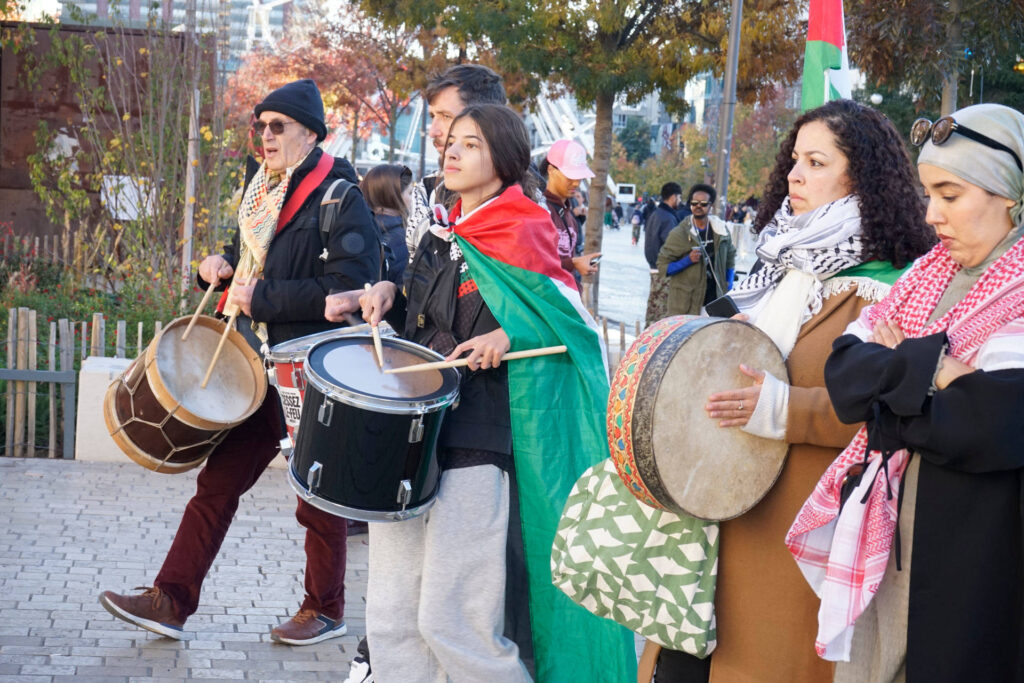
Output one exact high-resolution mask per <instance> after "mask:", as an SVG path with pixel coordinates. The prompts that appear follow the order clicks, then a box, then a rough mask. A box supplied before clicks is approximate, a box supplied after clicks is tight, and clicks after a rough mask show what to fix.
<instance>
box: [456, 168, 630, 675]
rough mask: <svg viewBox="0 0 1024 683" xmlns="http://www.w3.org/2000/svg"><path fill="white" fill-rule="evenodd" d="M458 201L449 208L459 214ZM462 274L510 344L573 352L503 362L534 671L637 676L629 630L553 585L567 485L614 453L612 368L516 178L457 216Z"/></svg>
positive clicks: (553, 240)
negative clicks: (609, 416)
mask: <svg viewBox="0 0 1024 683" xmlns="http://www.w3.org/2000/svg"><path fill="white" fill-rule="evenodd" d="M460 212H461V202H459V203H457V204H456V205H455V207H453V209H452V214H451V218H452V222H453V223H454V221H456V220H458V216H459V214H460ZM453 231H454V233H455V241H456V243H457V244H458V246H459V248H460V249H461V250H462V253H463V254H464V256H465V259H466V264H467V265H468V267H469V274H470V275H471V276H472V278H473V280H474V281H476V284H477V286H478V287H479V288H480V294H481V296H482V297H483V299H484V301H485V302H486V303H487V306H488V308H490V310H491V313H493V314H494V317H495V318H496V319H497V321H498V322H499V323H500V324H501V326H502V328H503V329H504V330H505V333H506V334H508V337H509V339H510V340H511V342H512V350H513V351H517V350H525V349H531V348H538V347H542V346H556V345H559V344H564V345H565V346H567V347H568V349H569V350H568V352H567V353H564V354H557V355H553V356H542V357H538V358H530V359H525V360H520V361H512V362H510V363H508V384H509V406H510V408H511V417H512V443H513V449H514V451H515V467H516V478H517V480H518V483H519V501H520V514H521V517H522V528H523V544H524V546H525V554H526V568H527V574H528V579H529V586H530V623H531V628H532V631H533V645H534V657H535V661H536V668H537V680H538V681H539V682H540V683H563V682H564V683H570V682H571V683H576V682H577V681H587V682H588V683H598V682H603V681H607V682H608V683H621V682H622V681H631V680H636V651H635V648H634V637H633V634H632V633H631V632H630V631H628V630H626V629H625V628H623V627H622V626H619V625H618V624H616V623H614V622H612V621H608V620H606V619H601V618H599V617H596V616H594V615H593V614H591V613H589V612H587V611H586V610H585V609H583V608H582V607H580V606H578V605H576V604H575V603H573V602H572V601H571V600H570V599H569V598H568V597H567V596H566V595H565V594H564V593H562V591H560V590H558V589H557V588H556V587H555V586H554V585H552V583H551V546H552V544H553V543H554V540H555V530H556V528H557V527H558V520H559V518H560V516H561V514H562V507H563V506H564V504H565V501H566V499H567V498H568V497H569V491H570V490H571V489H572V487H573V484H575V483H576V480H577V479H578V478H579V476H580V475H581V474H583V472H584V470H586V469H587V468H588V467H590V466H592V465H594V464H596V463H598V462H600V461H602V460H604V459H605V458H607V457H608V456H609V453H608V440H607V439H606V438H605V414H606V411H607V403H608V373H607V370H606V369H605V364H604V355H603V353H602V351H601V344H600V340H599V337H598V334H597V327H596V325H595V324H594V321H593V319H592V318H591V317H590V315H589V314H588V313H587V312H586V310H585V309H584V308H583V304H582V301H581V300H580V297H579V293H578V292H577V291H576V285H575V283H574V282H573V279H572V276H571V275H570V274H569V273H567V272H566V271H565V270H563V269H562V267H561V266H560V264H559V260H558V250H557V234H556V232H555V227H554V225H553V224H552V223H551V218H550V216H549V215H548V212H547V211H546V210H545V209H543V208H541V207H540V206H538V205H537V204H535V203H534V202H532V201H530V200H529V199H528V198H527V197H526V196H524V195H523V191H522V189H521V188H520V187H519V186H518V185H514V186H512V187H510V188H508V189H507V190H505V191H504V192H503V193H502V194H501V195H500V196H499V197H497V198H496V199H494V200H492V201H490V202H489V203H487V204H485V205H484V206H482V207H480V208H478V209H477V210H475V211H473V212H471V213H470V214H468V215H467V216H466V217H465V218H464V219H463V220H462V221H461V222H459V223H457V224H455V225H454V226H453Z"/></svg>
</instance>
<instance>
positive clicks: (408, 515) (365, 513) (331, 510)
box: [288, 463, 440, 522]
mask: <svg viewBox="0 0 1024 683" xmlns="http://www.w3.org/2000/svg"><path fill="white" fill-rule="evenodd" d="M288 483H289V484H290V485H291V487H292V490H293V491H295V493H296V494H297V495H298V496H299V497H301V498H302V500H304V501H306V502H307V503H309V504H310V505H312V506H313V507H315V508H318V509H320V510H323V511H324V512H326V513H327V514H330V515H335V516H337V517H344V518H346V519H354V520H356V521H359V522H404V521H405V520H407V519H412V518H413V517H419V516H420V515H422V514H424V513H426V511H427V510H429V509H430V508H431V507H432V506H433V505H434V503H435V502H436V501H437V489H440V484H438V487H437V489H435V490H434V494H433V495H432V496H431V497H430V499H429V500H426V501H424V502H422V503H420V504H419V505H414V506H412V507H407V508H405V509H404V510H390V511H388V510H367V509H365V508H356V507H350V506H348V505H342V504H341V503H335V502H333V501H330V500H327V499H325V498H321V497H319V496H317V495H316V494H314V493H310V492H309V489H307V488H306V486H305V484H303V482H302V480H300V479H299V477H298V475H297V474H295V469H294V467H293V466H292V464H291V463H289V464H288Z"/></svg>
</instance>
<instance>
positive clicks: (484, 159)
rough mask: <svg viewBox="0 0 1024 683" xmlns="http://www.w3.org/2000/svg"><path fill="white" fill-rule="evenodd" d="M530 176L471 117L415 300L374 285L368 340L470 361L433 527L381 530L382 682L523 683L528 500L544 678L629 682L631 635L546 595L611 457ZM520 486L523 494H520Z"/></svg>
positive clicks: (576, 316) (597, 389) (415, 283)
mask: <svg viewBox="0 0 1024 683" xmlns="http://www.w3.org/2000/svg"><path fill="white" fill-rule="evenodd" d="M499 142H500V144H498V143H499ZM529 163H530V145H529V138H528V135H527V132H526V128H525V126H524V125H523V123H522V121H520V119H519V117H518V116H517V115H516V114H515V112H513V111H512V110H510V109H508V108H507V107H504V106H498V105H476V106H471V107H469V108H467V109H466V110H465V111H464V112H463V113H462V114H460V115H459V116H458V117H457V118H456V119H455V120H454V122H453V123H452V126H451V131H450V134H449V137H448V144H447V147H446V151H445V155H444V182H445V186H446V187H447V188H449V189H450V190H453V191H455V192H458V193H459V195H460V197H461V199H460V200H459V202H457V203H456V204H455V206H454V207H453V208H452V211H451V214H450V215H449V216H447V218H446V219H445V216H443V215H441V216H440V217H441V218H442V220H441V221H439V222H440V223H441V225H440V226H437V227H435V228H432V229H431V232H428V233H427V234H426V235H425V236H424V237H423V239H422V241H421V242H420V244H419V245H418V247H417V249H416V256H415V258H414V259H413V261H412V263H411V264H410V265H409V269H408V270H407V272H406V278H405V289H404V292H402V291H399V289H398V288H397V287H396V286H395V285H394V284H392V283H390V282H380V283H377V284H376V285H375V286H374V287H373V288H372V289H371V290H370V291H369V292H367V293H365V294H364V295H363V296H362V297H361V298H360V304H361V307H362V312H363V317H364V318H365V319H366V320H367V321H369V322H370V323H371V324H376V323H378V322H379V321H380V320H381V319H382V318H383V317H384V316H385V315H386V316H387V318H388V321H389V322H390V323H391V324H392V326H393V327H394V328H395V329H396V330H403V335H404V336H405V337H407V338H409V339H411V340H412V341H415V342H417V343H420V344H423V345H425V346H428V347H430V348H432V349H434V350H435V351H438V352H439V353H442V354H444V355H446V356H448V357H449V358H457V357H460V356H463V355H466V356H467V358H468V361H469V364H468V367H467V368H466V369H465V370H464V371H463V376H462V381H461V384H460V397H459V402H458V407H457V408H454V409H452V410H451V411H450V412H449V413H448V414H447V415H446V416H445V421H444V424H443V426H442V431H441V434H440V437H439V440H438V452H439V463H440V467H441V469H442V476H441V483H440V487H439V491H438V495H437V499H436V502H435V503H434V505H433V507H432V508H431V509H430V511H429V512H428V513H427V514H426V515H424V516H422V517H418V518H415V519H411V520H407V521H403V522H397V523H390V524H375V525H371V529H370V535H371V540H370V574H369V585H368V590H367V601H366V617H367V634H368V638H369V641H370V650H371V651H372V652H373V673H374V677H375V680H382V681H402V682H403V683H405V682H415V681H439V680H448V679H451V680H454V681H495V682H497V681H502V682H506V681H524V680H529V678H530V676H529V674H528V672H527V669H526V667H525V666H524V664H523V662H522V661H521V654H522V653H521V652H520V650H519V648H518V647H517V646H516V644H515V643H513V642H512V641H511V640H509V639H508V638H506V637H505V636H504V634H503V627H504V614H503V612H504V606H505V600H506V595H505V592H506V546H507V542H508V523H509V509H510V503H511V502H512V500H511V499H512V497H513V496H517V495H518V500H519V501H520V502H521V505H520V510H521V511H522V527H521V528H522V530H523V545H524V547H525V553H526V566H527V571H528V574H529V590H528V593H529V596H526V595H521V596H518V599H519V600H521V601H525V600H527V597H528V599H529V601H530V622H531V625H532V633H533V638H532V643H531V644H532V645H533V650H534V658H535V662H536V675H537V678H538V679H539V680H550V681H562V680H601V679H604V680H628V679H629V678H630V677H635V661H636V660H635V655H634V654H633V653H632V639H631V637H630V636H629V634H628V633H627V632H625V631H624V630H623V629H621V628H619V627H617V626H616V625H614V624H612V623H611V622H607V621H604V620H600V619H598V618H596V617H593V616H592V615H590V614H589V613H587V612H586V611H585V610H583V609H582V608H579V607H577V606H576V605H574V604H572V603H571V602H570V601H569V600H568V598H566V597H565V596H564V595H562V594H561V593H559V592H558V591H556V590H555V589H554V587H553V586H552V585H551V580H550V569H549V563H550V559H549V558H550V550H551V544H552V541H553V539H554V531H555V527H556V526H557V522H558V518H559V515H560V512H561V504H562V502H563V501H564V500H565V498H566V497H567V495H568V491H569V489H570V488H571V486H572V482H573V481H575V478H576V477H577V476H578V475H579V473H580V472H582V471H583V470H584V469H586V468H587V467H589V466H590V465H592V464H594V463H595V462H597V461H598V460H600V459H601V458H602V457H604V456H605V455H606V454H607V453H606V450H607V447H606V446H604V447H603V448H602V447H601V446H602V445H603V442H604V403H605V401H606V398H607V391H608V388H607V379H606V375H605V374H604V372H605V371H604V368H603V363H602V359H601V355H600V345H599V342H598V337H597V334H596V330H595V329H594V327H593V326H592V325H591V324H588V323H592V321H591V320H590V318H589V316H587V315H586V313H585V312H584V311H583V309H582V305H581V303H580V299H579V295H578V293H577V292H576V290H575V286H574V283H573V280H572V276H571V275H569V274H568V273H567V272H566V271H564V270H562V268H561V266H560V263H559V259H558V252H557V236H556V233H555V228H554V226H553V224H552V223H551V219H550V217H549V215H548V213H547V212H546V211H545V210H544V209H543V208H541V207H540V206H538V205H537V204H535V203H534V202H533V201H532V200H531V199H529V198H528V196H532V188H529V191H528V192H527V193H526V194H525V195H524V192H523V184H524V183H526V182H528V181H527V180H525V179H526V178H528V177H529V176H528V167H529ZM435 211H438V212H439V214H443V211H442V209H441V207H435ZM328 314H331V310H330V308H329V310H328ZM557 344H565V345H566V346H567V347H568V352H567V353H565V354H559V355H557V356H548V357H544V358H541V359H528V360H519V361H513V362H512V363H509V364H502V363H501V358H502V356H503V355H504V354H505V352H507V351H509V350H510V349H514V350H520V349H530V348H537V347H543V346H551V345H557ZM566 444H568V445H566ZM595 444H596V447H595ZM512 471H514V472H515V477H516V479H517V482H518V491H510V478H509V473H510V472H512ZM556 634H557V638H558V642H557V645H556V643H555V640H554V639H555V637H556ZM595 653H600V656H595ZM609 675H610V678H609V677H608V676H609Z"/></svg>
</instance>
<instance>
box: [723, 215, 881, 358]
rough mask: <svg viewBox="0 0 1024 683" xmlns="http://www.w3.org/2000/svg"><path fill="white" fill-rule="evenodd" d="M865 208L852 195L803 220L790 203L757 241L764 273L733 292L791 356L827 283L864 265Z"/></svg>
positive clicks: (754, 276)
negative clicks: (847, 270) (862, 223)
mask: <svg viewBox="0 0 1024 683" xmlns="http://www.w3.org/2000/svg"><path fill="white" fill-rule="evenodd" d="M861 235H862V232H861V225H860V202H859V200H858V199H857V197H856V196H854V195H847V196H845V197H842V198H841V199H837V200H835V201H834V202H829V203H828V204H824V205H822V206H819V207H818V208H817V209H815V210H813V211H810V212H808V213H805V214H800V215H799V216H794V215H793V210H792V208H791V207H790V204H789V197H787V198H786V199H785V200H784V201H783V203H782V206H781V207H780V208H779V210H778V211H777V212H776V213H775V216H774V217H773V218H772V220H771V221H770V222H769V223H768V225H766V226H765V227H764V230H762V231H761V234H760V235H759V236H758V240H757V250H756V251H757V256H758V258H759V259H760V260H761V261H763V262H764V267H762V268H761V269H760V270H758V271H757V272H756V273H754V274H753V275H750V276H749V277H747V278H746V279H744V280H743V281H742V282H740V283H739V285H737V286H736V288H735V289H733V290H732V292H730V296H731V297H732V299H733V301H735V302H736V305H737V307H739V309H740V311H742V312H743V313H746V314H747V315H749V316H750V318H751V321H752V322H753V323H754V324H756V325H757V326H758V327H760V328H761V329H762V330H764V331H765V332H766V333H767V334H768V336H770V337H771V338H772V340H773V341H775V343H776V344H777V345H778V346H779V348H780V349H781V350H782V353H783V355H785V356H788V355H789V352H790V351H792V350H793V345H794V344H795V343H796V337H797V334H798V333H799V332H800V328H801V326H802V325H803V324H804V323H805V322H807V321H808V320H810V318H811V316H813V315H814V314H815V313H817V312H818V311H820V310H821V304H822V299H823V294H824V286H823V285H822V282H823V281H824V280H827V279H828V278H829V277H831V276H833V275H835V274H836V273H838V272H839V271H842V270H845V269H847V268H851V267H853V266H856V265H859V264H861V263H862V262H863V261H864V257H863V251H864V249H863V241H862V239H861Z"/></svg>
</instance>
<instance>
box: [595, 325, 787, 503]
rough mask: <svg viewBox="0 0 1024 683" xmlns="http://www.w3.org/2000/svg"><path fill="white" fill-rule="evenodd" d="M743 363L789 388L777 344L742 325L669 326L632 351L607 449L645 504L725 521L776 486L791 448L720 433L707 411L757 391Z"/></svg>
mask: <svg viewBox="0 0 1024 683" xmlns="http://www.w3.org/2000/svg"><path fill="white" fill-rule="evenodd" d="M740 363H744V364H745V365H748V366H751V367H755V368H761V369H764V370H766V371H767V372H769V373H771V374H772V375H774V376H775V377H777V378H779V379H780V380H782V381H784V382H788V381H789V373H788V371H787V369H786V364H785V362H784V360H783V358H782V353H781V352H779V350H778V347H776V346H775V344H774V343H773V342H772V340H771V339H770V338H769V337H768V335H766V334H765V333H764V332H762V331H761V330H759V329H758V328H756V327H754V326H753V325H750V324H749V323H745V322H740V321H738V320H726V319H723V318H694V317H692V316H675V317H671V318H666V319H664V320H661V321H659V322H657V323H655V324H654V325H651V326H650V327H648V328H647V329H646V330H644V332H643V333H642V334H641V335H640V336H639V337H638V338H637V340H636V341H635V342H634V343H633V345H632V346H631V347H630V349H629V351H628V352H627V353H626V356H625V357H624V358H623V359H622V362H621V363H620V364H619V367H618V369H617V370H616V372H615V377H614V378H613V380H612V385H611V392H610V394H609V399H608V440H609V445H610V447H611V453H612V459H613V461H614V462H615V467H616V469H617V470H618V472H619V476H620V477H621V478H622V480H623V482H625V484H626V487H627V488H628V489H629V490H630V492H631V493H633V495H635V496H636V497H637V498H638V499H640V500H641V501H642V502H644V503H647V504H648V505H651V506H653V507H658V508H663V509H667V510H671V511H673V512H676V513H679V514H685V515H690V516H693V517H697V518H699V519H705V520H712V521H719V520H725V519H731V518H733V517H738V516H739V515H741V514H743V513H744V512H746V511H747V510H749V509H750V508H752V507H754V505H756V504H757V502H758V501H760V500H761V498H763V497H764V495H765V494H766V493H768V491H769V489H771V487H772V485H774V483H775V481H776V480H777V479H778V477H779V474H780V473H781V472H782V466H783V464H784V463H785V458H786V453H787V452H788V450H789V446H788V444H786V443H785V442H784V441H777V440H772V439H764V438H761V437H758V436H754V435H752V434H748V433H747V432H744V431H742V430H741V429H740V428H738V427H729V428H722V427H719V426H718V420H715V419H712V418H710V417H708V415H707V413H706V412H705V411H704V406H705V405H706V403H707V399H708V396H710V395H711V394H713V393H715V392H719V391H728V390H731V389H738V388H740V387H744V386H749V385H750V381H751V380H750V378H749V377H747V376H746V375H744V374H742V373H741V372H740V371H739V367H738V366H739V364H740Z"/></svg>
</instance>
